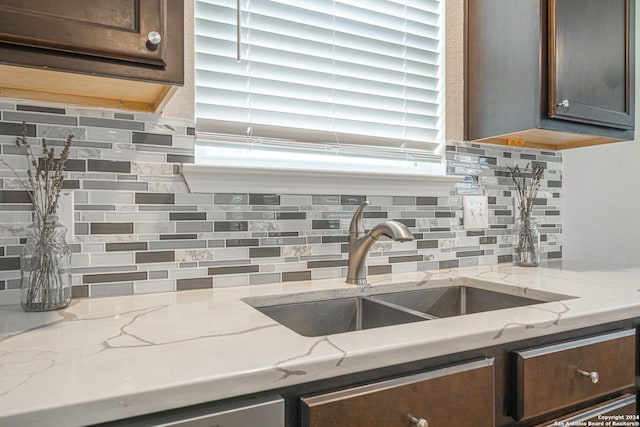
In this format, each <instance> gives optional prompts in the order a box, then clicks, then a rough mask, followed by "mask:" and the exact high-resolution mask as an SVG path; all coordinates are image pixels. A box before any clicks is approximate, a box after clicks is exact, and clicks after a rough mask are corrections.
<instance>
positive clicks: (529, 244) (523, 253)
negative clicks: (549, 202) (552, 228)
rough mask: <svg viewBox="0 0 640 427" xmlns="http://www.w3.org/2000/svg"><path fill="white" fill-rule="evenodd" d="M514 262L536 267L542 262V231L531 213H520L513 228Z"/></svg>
mask: <svg viewBox="0 0 640 427" xmlns="http://www.w3.org/2000/svg"><path fill="white" fill-rule="evenodd" d="M513 264H514V265H518V266H521V267H536V266H538V265H539V264H540V231H539V230H538V221H537V220H536V219H535V218H533V217H532V216H531V213H530V212H529V213H526V214H522V215H520V216H519V217H518V218H516V220H515V225H514V228H513Z"/></svg>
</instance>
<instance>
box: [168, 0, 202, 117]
mask: <svg viewBox="0 0 640 427" xmlns="http://www.w3.org/2000/svg"><path fill="white" fill-rule="evenodd" d="M193 4H194V0H185V2H184V86H183V87H181V88H179V89H178V90H177V91H176V93H175V94H174V95H173V96H172V97H171V99H170V100H169V102H167V105H165V107H164V108H163V109H162V116H163V117H171V118H179V119H187V120H194V118H195V102H194V92H193V90H194V82H193V78H194V66H193Z"/></svg>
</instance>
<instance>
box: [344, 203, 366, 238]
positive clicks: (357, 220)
mask: <svg viewBox="0 0 640 427" xmlns="http://www.w3.org/2000/svg"><path fill="white" fill-rule="evenodd" d="M369 204H370V203H369V201H368V200H365V201H364V202H363V203H362V204H361V205H360V206H359V207H358V209H356V211H355V213H354V214H353V217H352V218H351V225H350V226H349V233H354V234H363V233H364V226H363V225H362V211H363V210H364V208H366V207H367V206H369Z"/></svg>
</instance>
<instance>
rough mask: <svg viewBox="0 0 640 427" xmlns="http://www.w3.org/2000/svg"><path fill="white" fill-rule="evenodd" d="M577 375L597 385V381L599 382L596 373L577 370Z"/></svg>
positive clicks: (598, 376)
mask: <svg viewBox="0 0 640 427" xmlns="http://www.w3.org/2000/svg"><path fill="white" fill-rule="evenodd" d="M578 373H579V374H580V375H582V376H584V377H588V378H589V379H590V380H591V382H592V383H594V384H598V381H600V374H599V373H598V372H597V371H592V372H587V371H583V370H582V369H578Z"/></svg>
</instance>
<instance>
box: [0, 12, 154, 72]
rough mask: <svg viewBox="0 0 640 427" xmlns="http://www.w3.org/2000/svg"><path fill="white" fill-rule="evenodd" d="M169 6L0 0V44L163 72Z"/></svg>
mask: <svg viewBox="0 0 640 427" xmlns="http://www.w3.org/2000/svg"><path fill="white" fill-rule="evenodd" d="M165 1H166V0H109V1H103V0H62V1H54V0H0V42H2V43H7V44H11V45H19V46H23V47H35V48H43V49H47V50H53V51H60V52H66V53H74V54H80V55H88V56H91V57H98V58H109V59H115V60H118V61H127V62H133V63H139V64H146V65H151V66H156V67H164V66H165V65H166V62H165V59H164V58H163V53H164V51H165V49H163V48H162V46H163V45H162V41H160V43H159V44H152V43H148V34H149V33H150V32H152V31H155V32H157V33H159V34H160V36H161V37H162V35H164V34H165V28H164V25H165V19H166V16H165V5H164V3H165ZM62 61H64V59H62ZM51 65H53V66H55V64H51Z"/></svg>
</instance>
